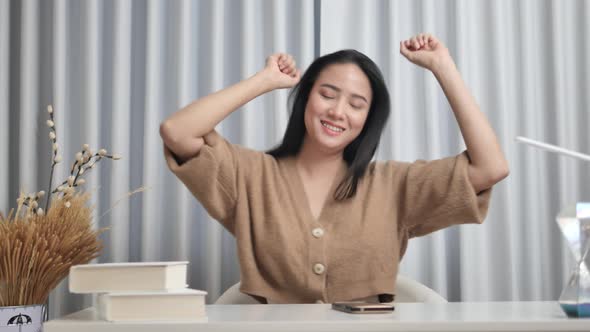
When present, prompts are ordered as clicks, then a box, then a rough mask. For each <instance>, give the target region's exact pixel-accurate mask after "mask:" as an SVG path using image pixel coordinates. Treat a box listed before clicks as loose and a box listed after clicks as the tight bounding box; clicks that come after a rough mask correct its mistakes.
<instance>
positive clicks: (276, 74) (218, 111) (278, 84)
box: [160, 53, 300, 161]
mask: <svg viewBox="0 0 590 332" xmlns="http://www.w3.org/2000/svg"><path fill="white" fill-rule="evenodd" d="M299 79H300V72H299V71H298V70H297V68H296V65H295V61H294V60H293V57H291V56H290V55H288V54H282V53H280V54H273V55H271V56H269V57H268V58H267V60H266V66H265V68H264V69H263V70H261V71H260V72H258V73H257V74H255V75H254V76H252V77H250V78H248V79H245V80H243V81H241V82H239V83H237V84H234V85H232V86H230V87H228V88H225V89H223V90H220V91H217V92H215V93H213V94H210V95H208V96H205V97H203V98H200V99H198V100H196V101H194V102H192V103H191V104H189V105H188V106H186V107H184V108H182V109H181V110H179V111H177V112H176V113H174V114H172V115H171V116H170V117H168V118H167V119H166V120H164V122H162V124H161V125H160V136H161V137H162V139H163V141H164V144H165V145H166V147H167V148H168V149H169V150H170V151H172V152H173V153H174V154H175V155H176V157H177V158H178V159H180V160H182V161H185V160H188V159H190V158H192V157H194V156H196V155H197V154H198V153H199V151H200V149H201V147H202V146H203V144H204V141H203V136H205V135H206V134H207V133H209V132H211V131H212V130H213V129H214V128H215V126H216V125H217V124H218V123H220V122H221V121H222V120H223V119H225V118H226V117H227V116H228V115H230V114H231V113H232V112H233V111H235V110H236V109H238V108H239V107H241V106H243V105H244V104H246V103H247V102H249V101H250V100H252V99H254V98H256V97H258V96H260V95H262V94H264V93H266V92H269V91H272V90H275V89H280V88H290V87H292V86H294V85H295V84H297V82H299Z"/></svg>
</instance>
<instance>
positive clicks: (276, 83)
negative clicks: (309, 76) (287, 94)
mask: <svg viewBox="0 0 590 332" xmlns="http://www.w3.org/2000/svg"><path fill="white" fill-rule="evenodd" d="M260 74H262V75H264V77H265V81H266V82H267V83H268V84H269V89H270V90H275V89H286V88H292V87H294V86H295V84H297V83H298V82H299V80H300V79H301V71H300V70H299V69H297V67H296V63H295V60H294V59H293V57H292V56H291V55H289V54H286V53H276V54H273V55H271V56H269V57H268V58H266V66H265V67H264V69H263V70H262V71H261V72H260Z"/></svg>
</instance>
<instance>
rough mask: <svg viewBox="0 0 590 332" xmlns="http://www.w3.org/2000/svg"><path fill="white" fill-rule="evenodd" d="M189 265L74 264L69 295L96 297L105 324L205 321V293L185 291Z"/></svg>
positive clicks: (152, 263) (153, 263)
mask: <svg viewBox="0 0 590 332" xmlns="http://www.w3.org/2000/svg"><path fill="white" fill-rule="evenodd" d="M187 266H188V262H145V263H110V264H86V265H76V266H72V267H71V268H70V278H69V288H70V292H72V293H77V294H96V295H97V298H96V301H95V303H96V304H95V307H96V310H97V312H98V315H99V317H100V318H101V319H104V320H107V321H113V322H116V321H137V320H144V321H206V320H207V315H206V313H205V296H206V295H207V292H204V291H201V290H195V289H190V288H187V283H186V275H187Z"/></svg>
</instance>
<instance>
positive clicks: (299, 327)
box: [44, 302, 590, 332]
mask: <svg viewBox="0 0 590 332" xmlns="http://www.w3.org/2000/svg"><path fill="white" fill-rule="evenodd" d="M207 316H208V322H204V323H180V322H179V323H176V322H170V323H156V322H136V323H127V322H126V323H110V322H105V321H100V320H97V319H96V317H95V313H94V310H93V309H86V310H82V311H79V312H76V313H74V314H71V315H69V316H65V317H63V318H61V319H57V320H52V321H49V322H47V323H46V324H45V326H44V331H45V332H80V331H81V332H139V331H141V332H156V331H158V332H160V331H164V332H185V331H186V332H188V331H191V332H194V331H244V332H245V331H305V332H311V331H334V332H345V331H560V332H565V331H590V319H568V318H567V317H566V316H565V314H564V313H563V312H562V311H561V309H560V307H559V305H558V304H557V303H556V302H473V303H466V302H461V303H448V304H421V303H416V304H414V303H399V304H397V305H396V310H395V312H394V313H390V314H372V315H353V314H347V313H343V312H339V311H334V310H332V309H330V305H329V304H299V305H210V306H207Z"/></svg>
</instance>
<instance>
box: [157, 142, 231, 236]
mask: <svg viewBox="0 0 590 332" xmlns="http://www.w3.org/2000/svg"><path fill="white" fill-rule="evenodd" d="M204 140H205V144H204V145H203V146H202V147H201V150H200V151H199V153H198V154H197V155H196V156H195V157H193V158H192V159H190V160H187V161H186V162H184V163H182V164H179V163H178V162H177V160H176V158H175V157H174V155H173V154H172V152H171V151H170V150H169V149H168V148H167V147H166V146H164V155H165V157H166V162H167V164H168V167H169V168H170V170H171V171H172V172H173V173H174V174H175V175H176V176H177V177H178V178H179V179H180V180H181V181H182V182H183V183H184V185H185V186H186V187H187V188H188V189H189V190H190V192H191V193H192V194H193V195H194V196H195V197H196V198H197V200H198V201H199V202H200V203H201V204H202V205H203V207H204V208H205V209H206V210H207V212H208V213H209V215H210V216H211V217H213V218H214V219H216V220H217V221H219V222H220V223H221V224H222V225H223V226H224V227H225V228H226V229H227V230H228V231H229V232H230V233H232V234H234V228H235V221H234V211H235V207H236V202H237V193H238V189H237V177H238V160H239V156H238V154H239V148H238V147H237V146H234V145H232V144H230V143H229V142H228V141H227V140H225V139H224V138H223V137H221V136H220V135H219V134H218V133H217V132H216V131H215V130H213V131H212V132H210V133H209V134H207V135H205V136H204Z"/></svg>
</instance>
